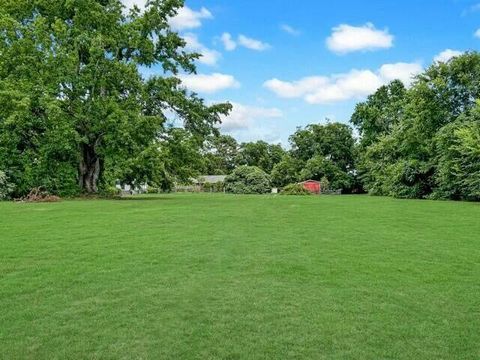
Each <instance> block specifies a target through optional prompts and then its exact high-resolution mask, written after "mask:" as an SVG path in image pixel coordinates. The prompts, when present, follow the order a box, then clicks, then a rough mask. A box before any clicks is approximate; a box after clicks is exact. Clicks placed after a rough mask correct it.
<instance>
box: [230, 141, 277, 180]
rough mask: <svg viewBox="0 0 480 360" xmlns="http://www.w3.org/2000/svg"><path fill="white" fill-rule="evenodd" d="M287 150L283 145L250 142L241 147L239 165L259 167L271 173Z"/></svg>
mask: <svg viewBox="0 0 480 360" xmlns="http://www.w3.org/2000/svg"><path fill="white" fill-rule="evenodd" d="M284 155H285V150H284V149H283V148H282V146H281V145H274V144H268V143H267V142H265V141H257V142H249V143H243V144H241V145H240V150H239V152H238V155H237V159H236V162H237V165H247V166H257V167H259V168H261V169H262V170H263V171H265V172H267V173H270V172H271V171H272V169H273V167H274V166H275V164H277V163H279V162H280V161H281V160H282V158H283V156H284Z"/></svg>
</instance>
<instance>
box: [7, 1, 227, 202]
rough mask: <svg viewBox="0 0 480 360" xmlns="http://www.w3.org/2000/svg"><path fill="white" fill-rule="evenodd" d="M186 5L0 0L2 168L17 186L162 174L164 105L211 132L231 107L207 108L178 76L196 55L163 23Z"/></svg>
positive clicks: (85, 184) (66, 187) (58, 188)
mask: <svg viewBox="0 0 480 360" xmlns="http://www.w3.org/2000/svg"><path fill="white" fill-rule="evenodd" d="M182 6H183V1H182V0H150V1H148V2H147V7H146V9H145V10H144V11H140V10H139V9H138V8H134V9H125V8H124V6H123V5H122V3H121V1H120V0H69V1H50V0H0V29H1V31H0V168H3V169H5V170H6V171H7V172H8V175H9V177H10V178H11V179H12V180H13V181H14V182H15V183H16V184H17V191H18V193H22V192H26V191H27V190H28V189H29V188H31V187H34V186H41V185H43V186H46V187H47V188H48V189H50V190H52V191H54V192H59V193H62V192H64V193H67V192H75V191H76V190H77V189H79V190H81V191H84V192H87V193H92V192H97V191H98V189H99V186H102V185H107V184H111V183H112V182H113V181H114V180H120V181H126V180H128V181H135V180H138V179H137V175H136V171H137V170H139V171H140V173H139V176H138V177H141V178H142V180H148V179H149V178H154V179H155V178H157V179H158V178H159V177H160V176H161V173H162V171H164V167H162V166H160V165H161V164H159V160H158V157H159V156H161V155H162V154H161V149H160V147H159V146H158V140H159V139H160V138H161V136H162V135H163V134H164V133H165V123H166V120H167V118H166V116H165V114H166V113H170V112H174V113H176V115H177V116H178V117H179V118H180V119H181V120H182V121H183V127H184V129H185V130H186V131H188V132H190V133H191V134H192V135H193V136H195V137H198V138H199V142H201V139H200V138H203V137H204V136H206V135H208V134H210V133H211V132H212V130H213V126H214V124H215V123H218V122H220V115H221V114H226V113H227V112H228V111H229V108H230V106H229V105H228V104H217V105H213V106H206V105H205V103H204V102H203V100H202V99H201V98H199V97H198V96H197V95H196V94H192V93H189V92H188V91H187V90H185V89H184V88H183V87H182V85H181V82H180V80H179V79H178V77H176V75H177V74H178V73H179V72H186V73H191V72H194V71H195V66H194V60H195V59H196V58H198V56H199V55H198V54H191V53H188V52H186V51H185V50H184V47H185V45H186V44H185V41H184V40H183V39H182V38H181V37H180V36H179V35H178V33H176V32H174V31H172V30H171V29H170V27H169V19H170V18H171V17H173V16H175V15H176V13H177V10H178V9H179V8H180V7H182ZM142 69H154V70H155V71H151V70H150V71H149V72H155V73H157V74H158V75H157V76H151V77H149V78H146V77H145V76H143V75H142ZM146 162H147V163H146ZM160 162H161V161H160ZM149 163H151V164H152V166H151V167H150V168H149V167H148V164H149Z"/></svg>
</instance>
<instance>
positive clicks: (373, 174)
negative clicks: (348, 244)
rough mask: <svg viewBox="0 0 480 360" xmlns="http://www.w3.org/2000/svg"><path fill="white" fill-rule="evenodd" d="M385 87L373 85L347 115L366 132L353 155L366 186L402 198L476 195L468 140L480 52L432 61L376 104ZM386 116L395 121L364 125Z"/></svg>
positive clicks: (479, 84)
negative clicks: (406, 84)
mask: <svg viewBox="0 0 480 360" xmlns="http://www.w3.org/2000/svg"><path fill="white" fill-rule="evenodd" d="M383 92H384V89H383V88H382V89H380V90H378V91H377V93H376V94H374V95H372V96H371V97H369V100H368V101H367V102H366V103H364V104H361V105H359V106H357V108H356V111H355V113H354V114H353V116H352V122H353V123H354V124H355V125H356V126H357V128H358V130H359V132H360V133H361V134H362V135H363V136H364V138H363V139H362V143H363V144H364V145H365V146H364V148H363V149H362V150H361V152H360V159H359V162H358V163H359V172H360V174H361V177H362V178H363V180H364V184H365V187H366V189H367V190H368V191H369V192H371V193H374V194H380V195H393V196H396V197H402V198H427V197H435V198H436V197H442V198H452V199H478V191H477V190H476V186H478V183H479V180H478V159H477V156H478V147H475V145H474V144H475V141H477V139H478V115H477V111H478V110H475V108H476V102H477V101H478V99H479V98H480V54H478V53H476V52H471V53H466V54H464V55H462V56H458V57H455V58H453V59H451V60H449V61H447V62H437V63H434V64H433V65H431V66H430V67H429V68H427V69H426V70H425V71H424V72H423V73H421V74H419V75H418V76H417V77H416V79H415V81H414V82H413V85H412V87H411V88H410V89H408V90H407V91H406V93H405V94H404V95H403V96H397V97H391V96H390V98H388V101H385V102H383V104H385V106H383V107H382V106H378V103H377V102H375V101H373V99H384V98H385V97H384V96H383ZM398 105H400V107H399V106H398ZM392 108H393V109H395V110H394V111H393V112H392ZM365 114H367V115H369V116H366V115H365ZM392 114H393V115H395V114H397V115H396V116H392ZM384 119H393V121H390V124H391V125H389V126H388V127H383V128H380V129H377V130H375V131H368V132H367V131H366V130H365V129H372V126H371V125H372V124H383V123H384ZM372 134H373V135H374V136H370V135H372Z"/></svg>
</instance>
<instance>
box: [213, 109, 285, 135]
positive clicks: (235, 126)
mask: <svg viewBox="0 0 480 360" xmlns="http://www.w3.org/2000/svg"><path fill="white" fill-rule="evenodd" d="M281 117H283V113H282V111H281V110H279V109H277V108H267V107H257V106H248V105H242V104H239V103H235V102H233V103H232V111H231V112H230V114H229V115H227V116H222V124H221V128H222V129H223V130H225V131H234V130H245V129H249V128H250V127H251V126H253V125H255V124H256V123H258V121H261V120H265V119H274V118H281Z"/></svg>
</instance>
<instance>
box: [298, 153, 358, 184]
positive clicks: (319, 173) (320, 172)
mask: <svg viewBox="0 0 480 360" xmlns="http://www.w3.org/2000/svg"><path fill="white" fill-rule="evenodd" d="M300 179H301V180H317V181H321V180H324V181H325V179H326V180H327V181H328V183H329V185H330V187H331V188H332V189H334V190H338V189H350V188H351V186H352V177H351V176H349V174H347V173H346V172H345V171H343V170H342V169H341V168H340V167H339V166H338V165H336V164H335V163H334V162H333V161H332V160H330V159H327V158H325V157H323V156H321V155H317V156H314V157H313V158H311V159H309V160H308V161H307V163H306V164H305V167H304V168H303V170H302V171H301V172H300Z"/></svg>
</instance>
